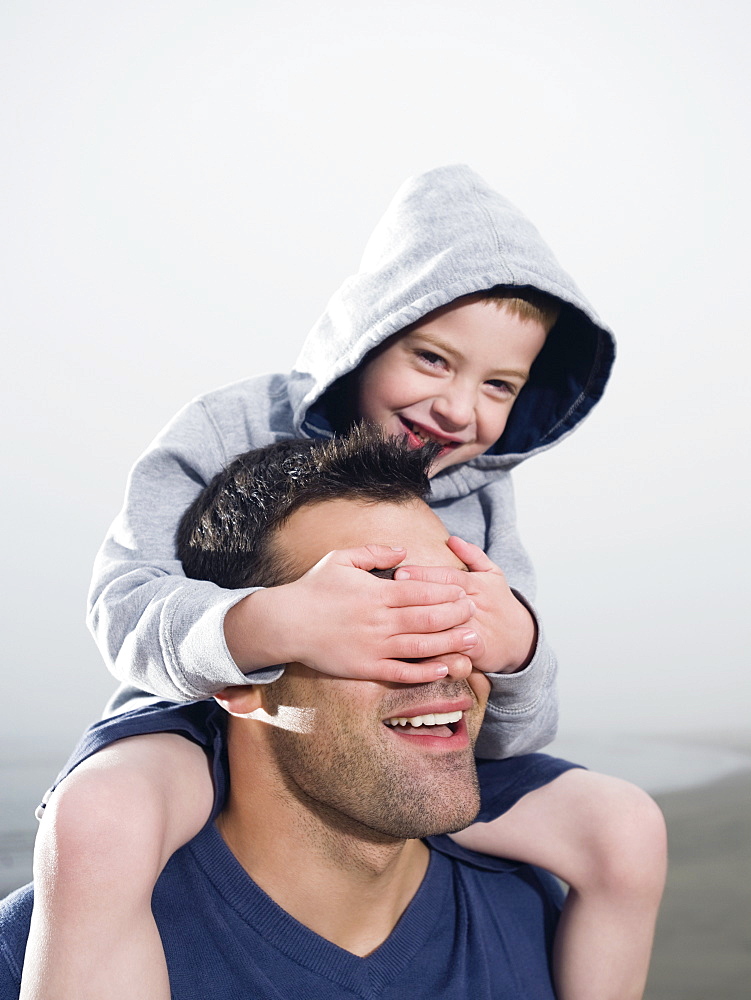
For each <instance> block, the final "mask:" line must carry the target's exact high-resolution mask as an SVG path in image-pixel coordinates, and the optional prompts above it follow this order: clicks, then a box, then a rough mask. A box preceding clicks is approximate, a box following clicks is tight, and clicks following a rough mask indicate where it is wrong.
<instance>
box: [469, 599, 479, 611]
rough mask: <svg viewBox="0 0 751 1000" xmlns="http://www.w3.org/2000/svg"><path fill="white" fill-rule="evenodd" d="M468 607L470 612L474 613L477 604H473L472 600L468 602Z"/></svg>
mask: <svg viewBox="0 0 751 1000" xmlns="http://www.w3.org/2000/svg"><path fill="white" fill-rule="evenodd" d="M469 609H470V611H471V612H472V614H474V613H475V612H476V611H477V605H476V604H475V602H474V601H470V602H469Z"/></svg>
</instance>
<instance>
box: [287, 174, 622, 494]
mask: <svg viewBox="0 0 751 1000" xmlns="http://www.w3.org/2000/svg"><path fill="white" fill-rule="evenodd" d="M494 285H508V286H532V287H534V288H536V289H538V290H540V291H543V292H548V293H549V294H551V295H554V296H555V297H556V298H557V299H559V300H560V302H561V303H562V309H561V314H560V317H559V319H558V321H557V322H556V324H555V326H554V327H553V329H552V330H551V332H550V333H549V335H548V337H547V340H546V342H545V346H544V347H543V349H542V351H541V352H540V354H539V355H538V357H537V359H536V360H535V362H534V364H533V366H532V369H531V372H530V378H529V381H528V383H527V384H526V385H525V386H524V388H523V389H522V391H521V392H520V393H519V397H518V399H517V400H516V402H515V403H514V406H513V408H512V410H511V414H510V416H509V419H508V422H507V424H506V428H505V430H504V432H503V434H502V436H501V437H500V438H499V439H498V441H497V442H496V443H495V444H494V445H493V446H492V447H491V448H490V449H489V450H488V451H487V452H485V454H483V455H480V456H478V457H476V458H473V459H471V460H470V461H469V462H467V463H465V465H463V466H461V467H456V466H453V467H449V468H448V469H445V470H443V471H442V472H440V473H439V474H438V475H437V476H436V477H435V480H434V481H433V486H434V492H435V487H436V486H438V482H437V481H438V480H440V479H441V478H442V477H449V478H451V477H452V476H454V477H455V473H456V472H457V470H460V473H461V475H463V478H464V479H465V481H466V483H465V485H466V487H469V488H477V487H478V486H480V485H481V483H482V482H483V481H486V480H487V478H488V476H490V477H492V473H493V472H494V471H496V470H498V469H509V468H512V467H513V466H514V465H517V464H518V463H519V462H520V461H522V460H523V459H525V458H528V457H529V456H530V455H533V454H536V453H537V452H539V451H542V450H544V449H546V448H549V447H551V446H552V445H554V444H556V443H557V442H558V441H560V440H561V439H562V438H564V437H565V436H566V435H567V434H569V433H570V432H571V431H572V430H573V429H574V428H575V427H576V426H577V425H578V424H579V423H580V422H581V421H582V420H583V419H584V417H585V416H587V414H588V413H589V412H590V410H591V409H592V407H593V406H594V405H595V403H597V401H598V400H599V399H600V397H601V396H602V393H603V391H604V388H605V383H606V382H607V379H608V376H609V374H610V369H611V367H612V364H613V359H614V356H615V342H614V340H613V336H612V333H611V332H610V330H609V329H608V328H607V327H606V326H605V325H604V324H603V322H602V321H601V320H600V319H599V317H598V316H597V314H596V312H595V311H594V309H593V308H592V307H591V306H590V305H589V303H588V302H587V301H586V299H585V298H584V296H583V295H582V294H581V292H580V291H579V289H578V288H577V286H576V284H575V283H574V282H573V281H572V279H571V278H570V277H569V275H568V274H566V272H565V271H564V270H563V269H562V268H561V266H560V265H559V264H558V262H557V260H556V259H555V257H554V256H553V254H552V252H551V251H550V249H549V247H548V246H547V245H546V244H545V242H544V241H543V239H542V237H541V236H540V234H539V233H538V231H537V230H536V229H535V227H534V226H533V225H532V224H531V223H530V222H529V220H528V219H527V218H525V216H524V215H522V213H521V212H519V210H518V209H517V208H516V207H515V206H514V205H512V204H511V203H510V202H509V201H507V200H506V199H505V198H504V197H502V196H501V195H500V194H498V193H497V192H496V191H494V190H493V189H492V188H491V187H489V186H488V185H487V184H486V183H485V181H484V180H483V179H482V178H481V177H479V176H478V174H476V173H475V172H474V171H473V170H471V169H470V168H469V167H467V166H463V165H455V166H447V167H439V168H437V169H435V170H430V171H428V172H427V173H424V174H420V175H417V176H415V177H412V178H410V179H409V180H407V181H406V182H405V183H404V184H403V185H402V187H401V188H400V189H399V191H398V192H397V194H396V196H395V197H394V200H393V201H392V202H391V204H390V205H389V207H388V209H387V210H386V213H385V215H384V216H383V218H382V219H381V221H380V222H379V223H378V225H377V226H376V228H375V230H374V232H373V234H372V236H371V238H370V240H369V241H368V244H367V246H366V248H365V253H364V255H363V258H362V262H361V264H360V269H359V271H358V272H357V274H355V275H353V276H351V277H350V278H348V279H347V280H346V281H345V282H344V284H343V285H342V286H341V287H340V288H339V290H338V291H337V292H336V293H335V294H334V296H333V297H332V298H331V300H330V301H329V303H328V306H327V308H326V311H325V312H324V314H323V315H322V316H321V318H320V319H319V320H318V322H317V323H316V325H315V326H314V327H313V329H312V330H311V332H310V334H309V335H308V337H307V339H306V340H305V343H304V344H303V347H302V350H301V352H300V356H299V358H298V360H297V362H296V365H295V368H294V370H293V371H292V373H291V379H290V383H289V394H290V403H291V405H292V409H293V419H294V425H295V428H296V430H298V431H299V432H300V433H302V434H304V435H307V436H316V437H318V436H329V435H330V434H331V433H332V431H333V430H334V429H338V428H337V421H336V420H335V419H332V417H333V416H335V415H336V414H337V410H338V408H339V407H341V406H342V405H343V402H342V400H343V396H342V393H341V387H342V384H343V380H344V381H346V380H345V376H347V375H348V374H349V373H351V372H353V371H354V370H355V369H356V368H357V367H358V365H360V363H361V362H362V360H363V359H364V358H365V357H366V355H367V354H368V353H369V352H370V351H372V350H373V348H375V347H378V346H379V345H380V344H382V343H383V342H384V341H385V340H386V339H387V338H388V337H391V336H393V335H394V334H395V333H398V332H400V331H401V330H404V329H405V327H408V326H410V325H411V324H413V323H415V322H417V321H418V320H420V319H422V318H423V317H424V316H425V315H426V314H427V313H430V312H432V311H433V310H434V309H438V308H439V307H440V306H444V305H446V304H448V303H450V302H453V301H454V300H455V299H457V298H459V297H461V296H463V295H470V294H472V293H474V292H480V291H485V290H487V289H489V288H492V287H493V286H494ZM470 483H471V485H470ZM452 492H453V491H452Z"/></svg>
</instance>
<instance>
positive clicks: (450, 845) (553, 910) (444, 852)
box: [425, 834, 564, 918]
mask: <svg viewBox="0 0 751 1000" xmlns="http://www.w3.org/2000/svg"><path fill="white" fill-rule="evenodd" d="M425 842H426V843H427V845H428V847H429V848H430V849H431V850H432V851H435V852H436V853H437V854H440V855H441V856H442V857H444V858H445V859H447V861H448V862H449V864H451V865H452V866H453V867H454V868H457V869H461V870H466V872H467V877H471V879H473V880H475V881H476V882H477V883H478V884H482V883H485V882H487V883H488V884H490V883H492V882H494V881H495V879H496V877H497V876H512V877H513V878H514V879H516V880H518V881H520V882H522V883H524V884H525V885H526V886H527V887H528V888H529V890H530V891H531V892H532V894H533V895H535V896H537V897H538V898H539V899H540V901H541V903H542V905H543V909H544V910H547V911H548V912H549V914H550V915H551V916H552V917H554V918H555V917H557V914H558V913H559V911H560V909H561V907H562V905H563V899H564V895H563V890H562V889H561V886H560V884H559V882H558V881H557V879H555V878H554V877H553V876H552V875H551V874H550V873H549V872H547V871H544V870H543V869H542V868H536V867H534V866H533V865H528V864H526V863H523V862H520V861H514V860H512V859H510V858H500V857H494V856H493V855H491V854H480V853H479V852H478V851H472V850H470V849H469V848H467V847H462V846H461V845H460V844H457V843H456V842H455V841H453V840H452V839H451V837H450V836H449V835H448V834H441V835H440V836H436V837H427V838H426V841H425ZM499 902H501V901H500V900H499Z"/></svg>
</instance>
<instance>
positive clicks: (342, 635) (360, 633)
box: [225, 545, 478, 684]
mask: <svg viewBox="0 0 751 1000" xmlns="http://www.w3.org/2000/svg"><path fill="white" fill-rule="evenodd" d="M404 554H405V550H404V549H395V548H390V547H388V546H385V545H365V546H362V547H361V548H357V549H345V550H339V551H335V552H330V553H329V554H328V555H327V556H325V557H324V558H323V559H321V560H320V562H318V563H316V565H315V566H313V567H312V568H311V569H309V570H308V572H307V573H305V574H304V575H303V576H301V577H300V578H299V579H297V580H295V581H294V582H292V583H288V584H283V585H282V586H279V587H270V588H268V589H266V590H259V591H257V592H256V593H254V594H251V595H250V596H249V597H247V598H245V599H244V600H242V601H240V602H239V603H238V604H236V605H235V606H234V607H233V608H230V610H229V611H228V612H227V615H226V617H225V636H226V639H227V645H228V647H229V650H230V653H231V654H232V656H233V658H234V659H235V662H236V663H237V665H238V666H239V667H240V669H241V670H243V671H248V670H252V669H256V668H258V667H262V666H268V665H269V664H273V663H289V662H294V661H298V662H300V663H304V664H306V666H309V667H312V668H313V669H315V670H320V671H321V672H322V673H326V674H333V675H334V676H338V677H353V678H360V679H367V680H378V681H390V682H398V683H404V684H417V683H423V682H426V681H433V680H436V678H440V677H445V676H446V675H447V674H448V673H451V676H452V677H465V676H467V674H469V672H470V670H471V668H472V663H471V661H470V659H469V655H470V653H471V651H472V650H473V648H474V647H475V645H476V644H477V642H478V638H477V635H476V632H475V626H474V624H472V623H471V622H470V619H471V618H472V615H473V613H474V611H475V607H474V605H473V603H472V601H470V600H469V598H468V597H467V594H466V590H465V588H464V586H463V584H464V583H465V580H464V579H462V580H461V582H460V583H456V582H455V581H454V580H449V581H446V582H443V581H440V580H437V581H432V580H425V581H422V580H417V579H409V580H401V581H399V580H389V579H382V578H379V577H376V576H374V575H373V574H372V573H370V572H369V571H370V570H374V569H380V570H386V569H391V568H393V567H394V566H396V565H397V564H398V563H399V562H401V560H402V559H403V558H404ZM457 576H461V577H463V578H464V577H467V576H468V574H466V573H462V574H457ZM468 623H469V624H468ZM411 660H418V661H419V662H405V661H411Z"/></svg>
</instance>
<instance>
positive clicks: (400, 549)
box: [389, 545, 407, 552]
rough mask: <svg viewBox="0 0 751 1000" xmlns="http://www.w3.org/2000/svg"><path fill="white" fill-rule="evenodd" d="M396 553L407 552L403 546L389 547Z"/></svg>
mask: <svg viewBox="0 0 751 1000" xmlns="http://www.w3.org/2000/svg"><path fill="white" fill-rule="evenodd" d="M389 548H391V549H392V550H393V551H394V552H406V551H407V550H406V549H405V548H404V546H403V545H391V546H389Z"/></svg>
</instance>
